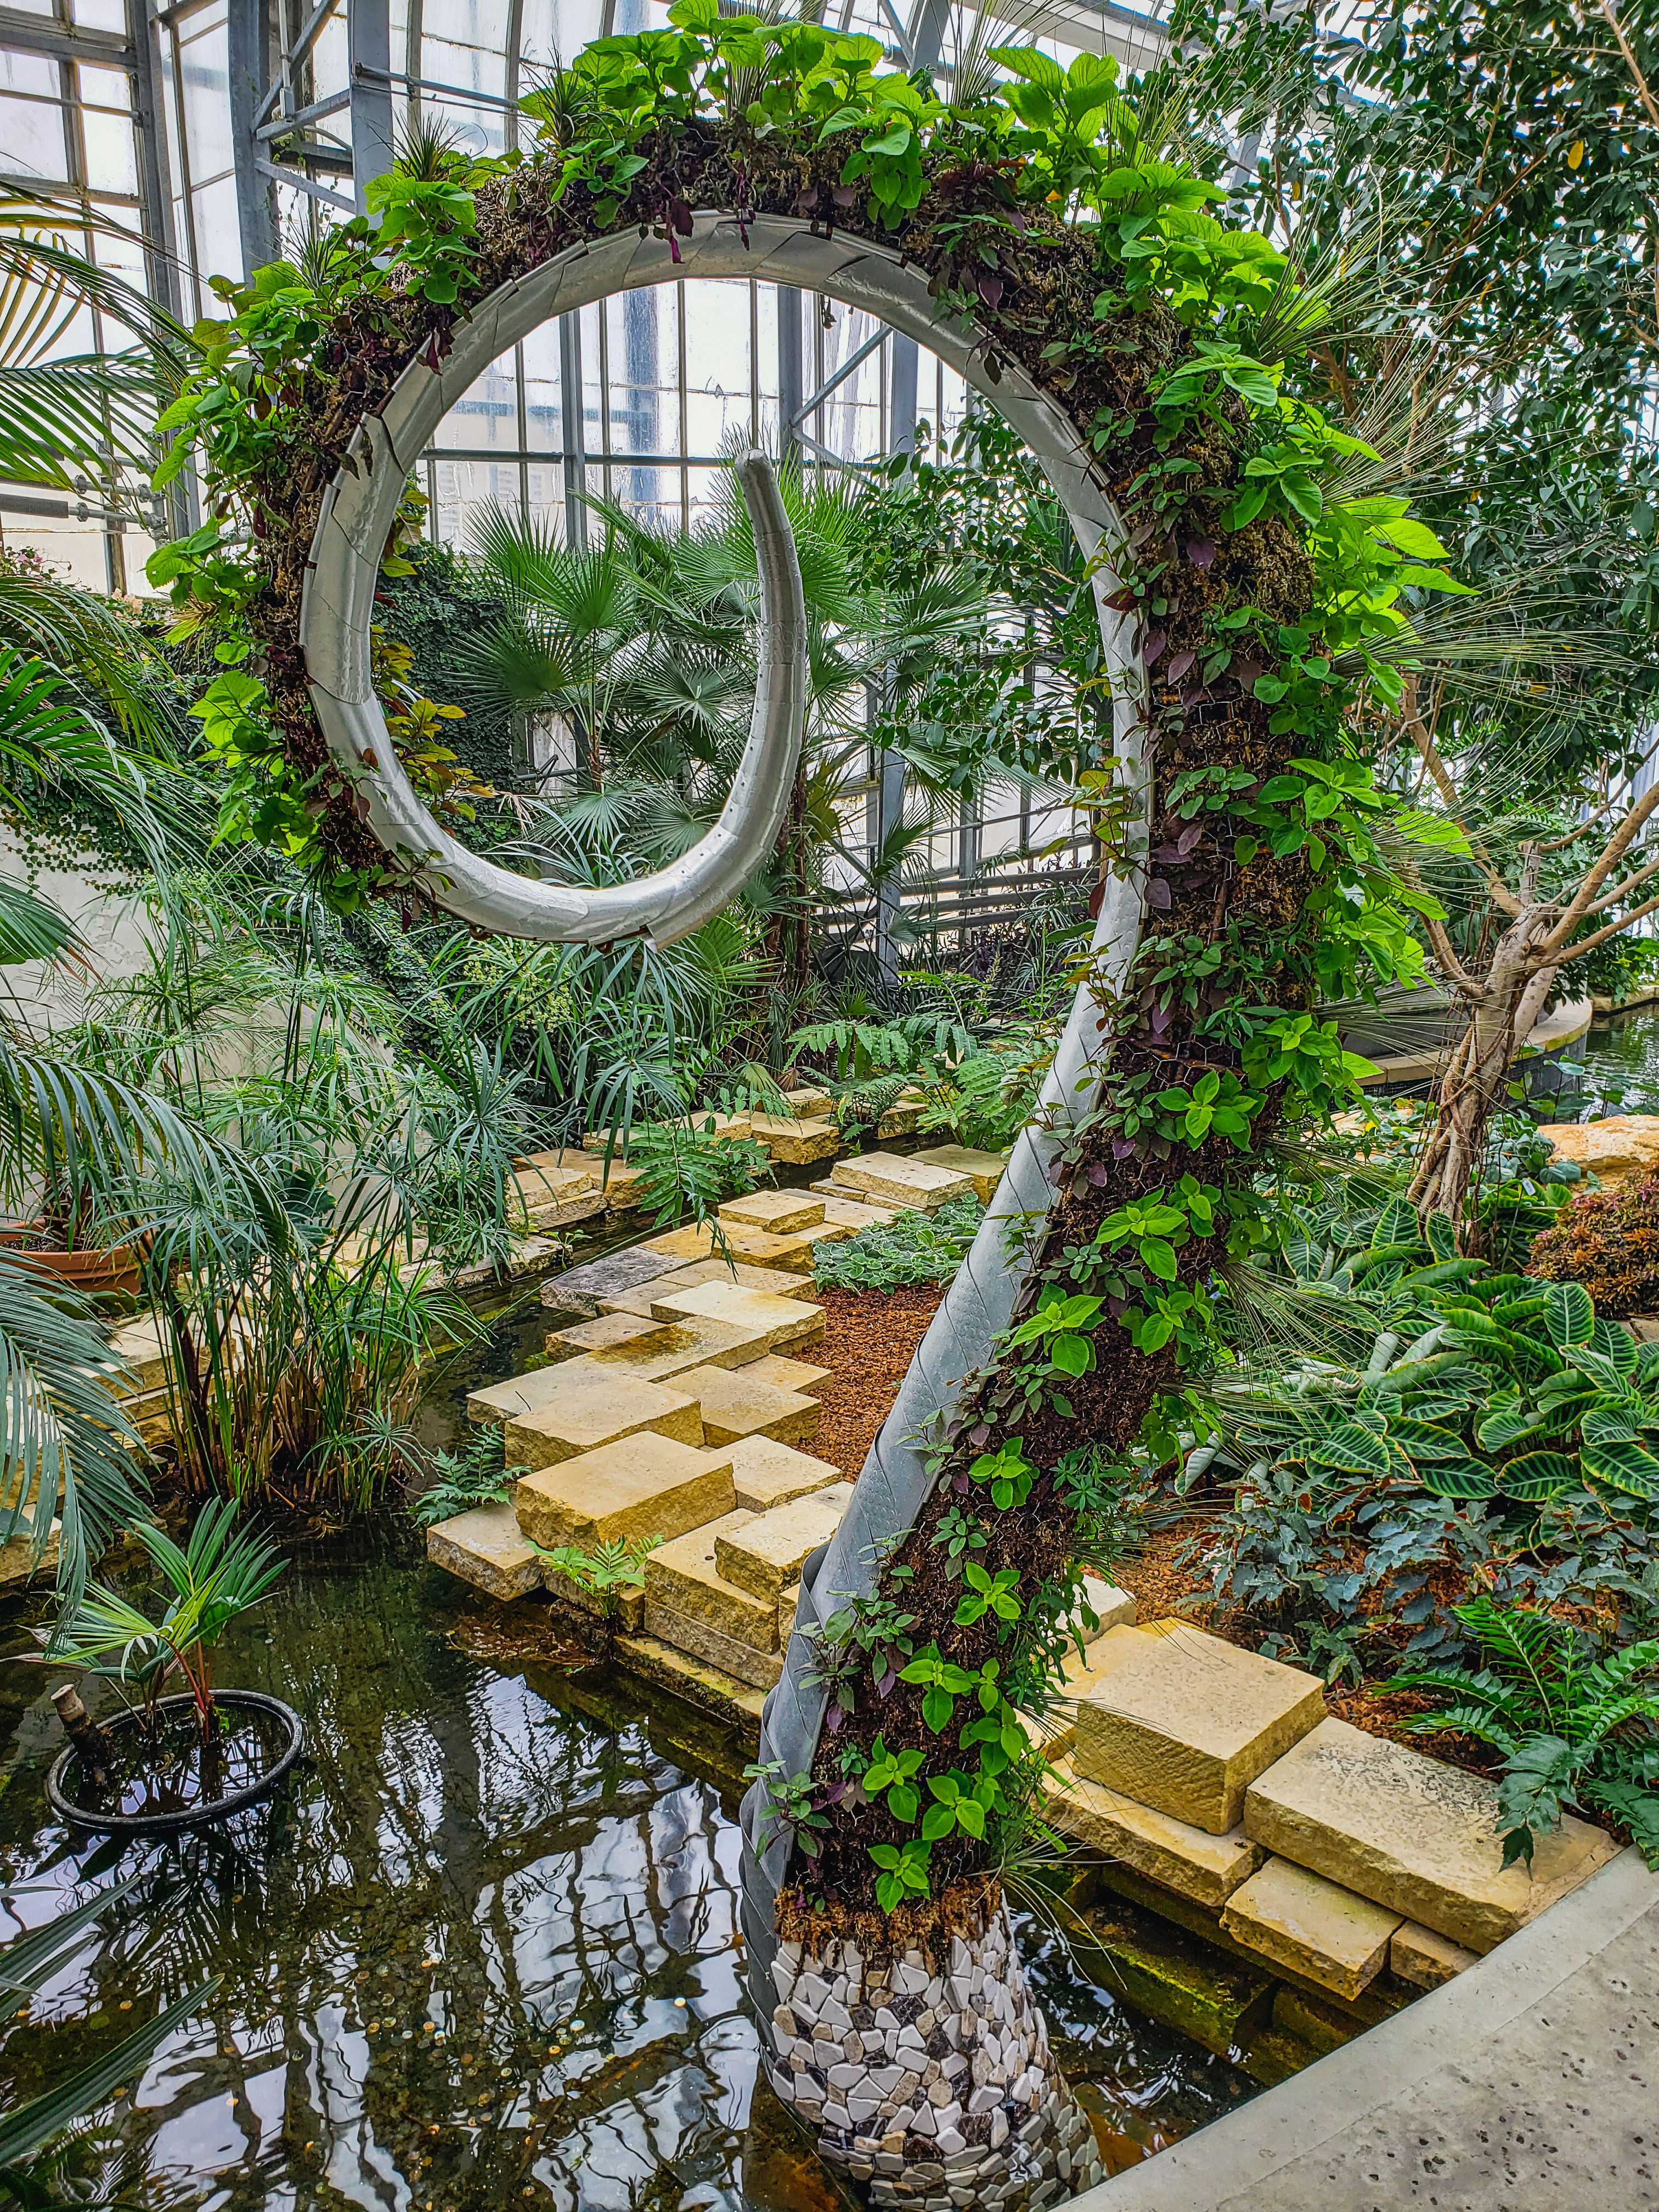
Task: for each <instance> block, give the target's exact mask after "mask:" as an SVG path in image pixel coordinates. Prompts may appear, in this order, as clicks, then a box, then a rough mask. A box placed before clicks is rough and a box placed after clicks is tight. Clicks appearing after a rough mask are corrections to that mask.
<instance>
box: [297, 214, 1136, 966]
mask: <svg viewBox="0 0 1659 2212" xmlns="http://www.w3.org/2000/svg"><path fill="white" fill-rule="evenodd" d="M744 228H745V227H744V226H741V225H739V223H738V221H737V219H736V218H735V217H733V216H727V215H725V214H722V213H720V212H717V211H708V210H704V211H703V212H702V213H700V214H699V215H698V216H696V219H695V222H694V228H693V234H692V236H691V237H690V239H689V240H686V241H684V244H683V246H682V248H681V258H680V260H679V261H678V263H675V262H674V261H673V260H672V258H671V255H670V253H669V251H668V248H667V246H666V245H665V243H664V242H663V241H662V240H658V239H655V238H646V239H643V240H641V239H639V238H638V237H637V236H636V235H635V234H634V233H633V232H631V231H629V232H626V233H624V234H621V235H620V236H617V237H611V238H607V239H603V240H597V241H594V242H593V243H592V244H585V245H581V246H574V247H572V248H570V249H569V250H568V252H564V253H562V254H560V255H558V256H556V257H555V258H553V259H551V260H550V261H548V262H546V263H544V264H543V265H542V266H541V267H539V268H538V269H536V270H532V272H531V273H530V274H529V275H528V276H524V277H521V278H519V279H517V280H515V281H514V282H513V283H509V284H507V285H504V286H502V287H501V289H499V290H498V291H496V292H495V293H494V294H492V295H490V296H489V298H488V299H486V300H483V301H480V302H479V304H478V305H477V307H476V308H475V309H474V310H473V312H472V313H471V315H470V316H469V317H468V318H467V319H466V320H465V322H464V323H462V324H460V325H458V326H457V328H456V330H455V331H454V333H453V340H452V345H451V350H450V352H449V353H448V355H447V356H446V357H445V359H444V360H443V362H442V363H441V367H440V368H438V369H437V370H436V371H435V370H434V369H433V368H431V367H430V366H429V364H428V358H427V356H425V355H424V354H422V355H419V356H416V359H415V360H414V361H413V362H410V364H409V366H408V367H407V368H405V369H404V372H403V374H402V375H401V376H400V377H399V378H398V381H397V383H396V384H395V385H394V386H393V387H392V392H390V393H389V394H388V396H387V398H386V401H385V403H384V404H383V405H382V406H381V408H380V410H379V411H378V412H377V413H375V414H373V415H370V416H367V417H366V418H365V419H364V421H363V422H361V423H360V424H359V426H358V428H357V431H356V435H354V437H353V440H352V442H351V446H350V448H349V454H348V459H347V462H346V464H344V465H342V467H341V469H340V470H339V471H338V472H337V474H336V476H335V477H334V480H333V482H332V483H331V485H330V486H329V489H328V491H327V493H326V494H325V498H324V501H323V505H322V509H321V512H320V513H319V518H318V523H317V528H316V532H315V535H314V537H313V543H312V548H311V556H310V562H309V564H308V567H307V577H306V585H305V592H304V599H303V602H302V605H301V641H302V644H303V647H304V650H305V654H306V662H307V674H308V677H309V678H310V684H311V690H312V696H313V701H314V702H315V705H316V708H317V713H318V718H319V722H320V724H321V726H322V728H323V732H324V734H325V738H327V740H328V743H329V745H330V748H331V751H332V752H333V754H334V757H335V758H336V759H337V761H338V762H339V763H340V765H341V766H342V768H343V769H344V770H345V771H346V773H347V775H349V777H350V779H351V781H352V783H353V785H354V787H355V788H356V792H357V793H358V796H359V799H360V801H361V803H362V805H363V806H364V807H365V808H366V810H367V815H368V821H369V823H370V824H371V826H372V827H373V829H374V831H375V834H376V835H377V836H379V837H380V841H381V842H382V843H384V844H385V845H386V848H388V850H389V851H391V852H392V854H394V855H396V856H397V857H398V859H399V860H401V861H402V862H403V864H404V866H407V867H409V868H410V870H411V872H413V873H414V874H415V875H416V878H417V880H418V881H419V882H420V883H421V884H422V885H423V887H424V888H425V889H427V890H428V891H429V892H430V894H431V895H432V896H433V897H434V898H435V899H436V900H437V902H439V903H440V904H441V905H442V906H444V907H446V908H448V910H450V911H451V912H453V913H455V914H458V915H461V916H462V917H463V918H464V919H465V920H467V921H471V922H473V923H474V924H475V925H477V926H478V927H483V928H489V929H495V930H498V931H501V932H502V933H505V934H509V935H514V936H521V937H536V938H544V939H555V940H556V941H565V942H570V941H576V942H608V941H609V940H611V939H613V938H616V937H620V936H624V935H632V934H637V933H647V934H650V935H653V936H655V937H657V938H659V939H664V938H665V936H666V935H669V934H681V933H684V930H685V929H688V928H694V927H696V924H697V921H699V920H701V919H703V918H705V916H706V915H707V914H708V913H712V912H714V911H717V910H718V908H719V907H720V905H723V904H724V903H726V901H727V900H728V899H729V898H730V897H731V896H732V895H733V894H734V892H735V891H736V890H738V888H740V885H741V884H742V883H743V882H744V881H745V880H746V879H747V878H748V876H749V875H750V874H752V873H753V872H754V869H755V867H756V866H758V865H759V863H760V861H761V860H762V859H763V857H764V853H765V851H766V850H768V849H769V839H768V841H767V842H766V843H765V844H763V845H761V846H760V847H759V848H758V849H752V846H753V841H751V840H749V839H745V840H744V851H743V853H742V854H741V855H740V856H737V857H740V858H742V859H743V860H744V862H745V863H746V864H745V865H744V866H743V867H742V871H741V872H740V873H739V874H738V875H737V877H736V879H735V880H733V879H732V871H733V867H734V866H735V865H736V858H734V851H733V839H734V836H735V832H736V829H737V820H736V817H735V815H734V808H738V809H739V811H742V810H747V809H754V810H756V815H757V818H759V817H761V816H768V817H769V814H770V811H771V807H772V805H773V804H774V803H775V801H776V799H777V785H776V778H775V762H776V761H777V760H779V759H781V750H778V749H777V747H776V745H775V743H774V744H773V745H770V746H768V745H766V744H763V742H762V739H763V727H762V726H763V722H765V721H768V720H771V719H774V718H775V715H774V710H775V708H777V706H778V705H779V703H780V702H778V700H777V699H776V698H775V697H774V696H772V693H773V685H774V684H775V683H776V682H778V681H781V680H782V679H781V678H780V677H778V676H777V674H776V672H774V675H773V677H772V678H768V676H767V675H766V674H765V672H764V671H765V668H766V662H765V659H764V658H763V681H762V685H761V688H760V690H759V692H758V693H757V702H756V719H755V723H754V726H753V727H752V728H751V732H750V743H749V745H748V747H747V748H746V750H745V752H744V762H743V765H742V767H741V768H740V769H739V773H738V781H737V783H735V784H734V786H733V790H732V797H731V799H728V802H727V806H726V811H725V812H724V813H723V814H722V816H721V819H720V824H719V825H718V826H717V828H716V829H714V831H713V832H711V833H710V835H709V836H708V837H707V838H705V839H704V840H702V842H700V843H699V844H698V845H696V846H695V847H693V848H691V850H690V852H689V853H688V854H684V856H683V857H682V859H681V860H679V861H678V862H677V863H676V864H675V866H674V867H673V868H671V869H669V870H665V871H663V872H660V873H659V875H657V876H654V877H647V878H642V879H641V881H640V882H638V883H636V884H630V885H623V886H616V887H607V888H606V889H605V890H579V889H574V888H571V887H568V886H563V885H555V884H543V883H537V882H534V881H532V880H531V879H529V878H525V877H521V876H515V875H513V874H510V873H509V872H507V871H506V870H504V869H501V868H498V867H495V866H493V865H492V864H491V863H489V862H488V861H485V860H481V859H480V858H479V856H478V855H477V854H473V853H471V851H469V850H468V848H465V846H463V845H461V844H460V843H459V842H458V841H457V840H456V839H454V838H453V837H451V836H448V835H447V832H445V831H444V830H442V829H440V827H439V826H438V824H437V823H435V822H434V820H433V819H432V817H431V815H430V814H429V813H428V811H427V809H426V808H425V806H424V805H422V803H421V801H420V800H419V799H418V798H417V797H416V793H415V792H414V791H413V789H412V787H410V783H409V781H408V779H407V777H406V776H405V775H404V773H403V770H402V769H401V767H400V765H399V764H398V760H397V756H396V751H395V749H394V748H393V746H392V744H391V741H390V739H389V738H388V737H387V735H386V723H385V717H384V715H383V714H382V713H381V710H380V704H379V702H378V701H377V700H376V698H375V696H374V688H373V685H372V684H371V681H370V672H369V628H370V623H371V619H372V614H373V605H374V591H375V587H376V584H377V581H378V576H379V567H380V553H381V550H382V549H383V547H384V545H385V543H386V536H387V533H388V532H389V530H390V529H391V526H392V519H393V515H394V513H395V511H396V508H397V506H398V501H399V499H400V497H401V495H402V491H403V487H404V483H405V482H406V481H407V478H408V475H409V473H410V470H411V469H412V468H413V467H414V465H415V464H416V461H417V460H418V459H419V458H420V455H421V453H422V452H423V451H424V449H425V447H427V445H428V442H429V441H430V438H431V435H432V433H433V432H434V430H435V428H436V426H437V424H438V423H439V422H441V419H442V417H443V416H444V415H445V414H446V413H447V411H448V410H449V408H450V407H451V406H453V404H454V403H455V401H456V400H457V399H458V398H460V397H461V395H462V394H463V393H464V392H466V391H467V390H468V389H469V388H470V386H471V385H472V383H473V382H474V381H475V380H476V379H477V376H478V375H479V374H481V373H482V371H483V369H484V368H487V367H488V366H489V363H490V362H492V361H495V360H496V359H498V358H499V357H500V356H501V354H502V353H503V352H505V351H506V350H507V348H508V347H510V346H513V345H515V344H516V343H519V342H520V340H521V339H522V338H523V337H526V335H527V334H528V333H529V332H530V331H532V330H534V329H536V328H538V326H539V325H541V324H543V323H544V322H546V321H549V320H550V319H552V318H553V317H555V316H557V315H566V314H568V313H572V312H573V310H575V309H577V308H580V307H584V306H586V305H587V304H588V303H589V302H590V301H596V300H599V299H603V298H605V297H608V296H609V295H611V294H612V293H616V292H623V291H629V290H634V289H639V288H640V287H642V286H646V285H652V284H657V283H665V282H669V281H673V280H678V279H690V278H693V277H729V276H757V277H759V278H761V279H763V281H770V282H773V283H779V284H781V285H787V286H790V287H792V288H793V287H799V289H806V290H813V291H817V292H821V293H825V294H828V295H829V296H830V297H832V298H835V299H836V300H838V301H841V302H842V304H843V305H845V306H847V307H857V308H862V309H864V310H866V312H868V313H872V314H873V315H875V316H876V317H877V318H878V319H879V320H881V321H884V322H885V323H888V324H890V325H891V326H892V327H893V328H894V329H896V330H898V331H902V332H904V333H906V334H907V335H909V336H912V337H919V338H921V339H923V340H925V341H926V342H927V343H928V344H929V345H931V346H932V347H933V349H934V350H935V351H937V352H939V354H941V355H942V356H943V357H944V358H945V360H946V361H947V362H950V363H951V365H952V366H953V367H956V368H958V369H959V370H960V371H961V373H962V374H963V376H964V377H966V378H967V379H968V380H969V381H970V382H972V383H973V384H975V386H977V387H978V388H979V389H980V390H981V391H982V392H985V393H986V394H987V397H994V400H995V404H998V405H999V406H1000V407H1001V409H1002V410H1003V411H1004V412H1005V413H1006V415H1007V416H1009V419H1010V420H1011V421H1012V423H1013V425H1014V427H1015V428H1017V429H1018V431H1019V432H1020V434H1021V435H1022V436H1023V437H1024V440H1025V442H1026V444H1027V445H1028V446H1029V447H1030V450H1031V451H1032V453H1034V454H1035V455H1036V458H1037V459H1038V460H1039V462H1040V463H1041V465H1042V467H1043V469H1044V471H1045V473H1046V474H1047V475H1048V477H1049V479H1050V481H1051V483H1053V484H1054V489H1055V491H1056V493H1057V494H1058V495H1059V497H1060V501H1061V502H1062V503H1063V505H1064V506H1065V507H1066V512H1067V513H1068V514H1069V516H1070V517H1071V520H1072V525H1073V530H1074V531H1075V532H1076V533H1077V536H1078V538H1079V544H1081V545H1082V547H1083V550H1084V551H1085V555H1086V556H1095V555H1096V554H1097V552H1098V550H1099V548H1100V546H1101V544H1102V541H1103V539H1104V540H1107V541H1108V542H1114V543H1115V542H1116V541H1118V540H1119V539H1120V538H1121V524H1120V523H1119V521H1118V519H1117V517H1116V515H1115V513H1114V512H1113V510H1112V508H1111V507H1110V504H1109V501H1107V499H1106V498H1105V495H1104V494H1103V491H1102V489H1101V488H1100V487H1099V485H1098V484H1097V482H1096V480H1095V479H1094V477H1092V476H1091V473H1090V470H1089V466H1088V461H1087V458H1086V452H1085V448H1084V447H1083V445H1082V441H1081V440H1080V439H1079V435H1078V433H1077V431H1076V429H1075V428H1074V426H1073V424H1072V423H1071V422H1069V421H1068V420H1067V419H1066V416H1064V415H1063V414H1062V413H1061V412H1060V410H1059V409H1057V408H1056V407H1055V405H1054V402H1053V401H1052V400H1051V399H1049V398H1048V397H1047V395H1046V394H1043V393H1042V392H1039V391H1038V389H1037V388H1036V386H1035V385H1033V384H1032V383H1031V382H1030V380H1029V379H1028V378H1026V377H1025V376H1024V374H1022V373H1021V372H1019V371H1018V369H1016V368H1013V367H1012V365H1010V367H1009V368H1006V370H1005V371H1004V373H1003V375H1002V378H1001V380H1000V382H999V383H997V384H995V385H992V384H991V383H990V380H989V379H988V378H987V374H986V372H985V370H984V368H983V366H982V356H981V354H980V352H979V350H978V348H979V341H980V335H981V334H980V333H979V331H977V329H976V328H975V326H974V325H971V324H963V323H959V322H955V321H952V320H949V319H945V318H943V317H941V315H940V314H939V310H938V308H937V307H936V306H935V304H934V302H933V301H932V300H931V299H930V298H929V296H928V295H927V286H926V282H925V279H924V278H923V276H921V273H920V272H919V271H917V270H915V269H913V268H908V267H907V266H905V265H904V264H903V263H902V261H901V260H900V258H899V257H898V255H897V253H896V252H895V251H894V250H893V249H892V248H890V247H887V246H880V245H877V244H873V243H870V242H867V241H863V240H858V239H856V238H849V237H848V236H847V235H846V234H842V235H839V236H836V237H834V238H824V237H822V236H817V235H814V234H813V232H812V229H811V225H810V224H809V223H808V222H806V221H805V219H803V218H799V217H793V216H763V217H760V218H758V219H751V220H750V222H749V223H748V225H747V226H746V230H747V243H745V240H744ZM752 481H753V479H752V477H751V482H752ZM786 534H787V533H786ZM762 535H763V538H764V536H765V535H766V533H765V532H763V533H762ZM790 557H791V559H793V549H792V550H791V556H790ZM776 580H777V579H776V578H775V579H774V581H776ZM1093 583H1094V589H1095V593H1096V600H1097V611H1098V613H1099V617H1100V622H1101V630H1102V642H1103V649H1104V653H1105V657H1106V663H1107V665H1108V667H1109V669H1110V670H1112V671H1114V676H1115V679H1116V680H1115V682H1114V686H1113V688H1114V690H1115V692H1117V693H1119V694H1121V696H1119V697H1118V698H1117V700H1116V703H1115V716H1116V732H1115V736H1116V745H1117V750H1118V752H1119V754H1120V757H1125V756H1127V758H1128V760H1129V762H1130V763H1131V766H1132V773H1133V774H1134V775H1136V776H1137V777H1138V775H1139V752H1138V744H1139V739H1138V728H1139V724H1138V720H1136V717H1135V714H1134V709H1133V697H1132V695H1133V694H1134V693H1137V692H1138V691H1139V688H1140V679H1139V673H1138V671H1135V670H1134V665H1133V659H1132V655H1131V653H1130V652H1129V651H1128V649H1127V647H1128V638H1129V635H1130V632H1129V627H1128V624H1127V620H1126V618H1125V617H1123V616H1121V615H1120V614H1118V613H1115V612H1114V611H1111V610H1110V609H1109V608H1108V606H1107V605H1106V601H1107V599H1109V597H1110V596H1111V594H1112V592H1114V591H1115V588H1116V586H1115V580H1113V579H1112V578H1111V576H1110V574H1109V564H1107V563H1103V562H1100V561H1096V562H1095V564H1094V577H1093ZM796 589H797V591H798V590H799V586H798V584H797V586H796ZM772 616H773V619H774V621H781V622H783V623H786V624H787V622H788V620H789V619H790V617H789V614H788V613H787V612H786V611H784V610H783V608H782V607H781V605H775V607H774V608H773V610H772ZM776 642H780V641H775V643H776ZM790 642H791V650H793V641H790ZM782 665H783V663H782V661H779V663H778V667H779V668H780V669H781V667H782ZM790 774H791V775H792V776H793V760H792V761H791V763H790ZM775 828H776V824H775V823H773V825H772V829H773V833H774V834H775ZM716 893H718V896H716V895H715V894H716ZM688 915H696V919H690V920H688V919H687V917H688Z"/></svg>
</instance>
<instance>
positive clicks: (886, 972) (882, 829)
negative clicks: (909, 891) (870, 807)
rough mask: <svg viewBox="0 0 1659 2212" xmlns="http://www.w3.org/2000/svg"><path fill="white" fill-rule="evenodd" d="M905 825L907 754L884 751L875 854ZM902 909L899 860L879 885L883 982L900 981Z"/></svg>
mask: <svg viewBox="0 0 1659 2212" xmlns="http://www.w3.org/2000/svg"><path fill="white" fill-rule="evenodd" d="M903 826H904V756H903V754H902V753H895V752H884V753H883V755H882V756H881V781H880V783H879V785H878V789H877V793H876V853H877V855H878V858H879V857H880V856H882V855H883V854H884V853H885V852H886V849H887V841H888V839H889V838H890V837H895V836H896V835H897V833H898V831H899V830H900V829H902V827H903ZM898 912H899V869H898V863H897V862H895V863H894V865H893V866H892V867H891V869H890V870H889V872H887V873H886V874H885V875H884V876H883V877H882V878H881V881H880V882H879V884H878V885H877V886H876V967H877V970H878V973H879V975H880V976H881V980H882V981H883V982H884V983H885V984H887V985H889V986H891V985H893V984H895V983H896V982H897V981H898V947H897V945H896V942H895V924H896V922H897V921H898Z"/></svg>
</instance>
